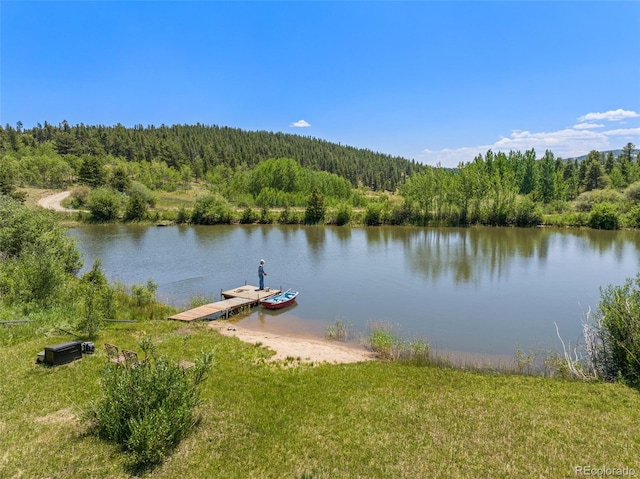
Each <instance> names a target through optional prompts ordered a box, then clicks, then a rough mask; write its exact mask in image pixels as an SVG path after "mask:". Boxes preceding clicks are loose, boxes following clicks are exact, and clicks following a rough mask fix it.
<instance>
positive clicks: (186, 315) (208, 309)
mask: <svg viewBox="0 0 640 479" xmlns="http://www.w3.org/2000/svg"><path fill="white" fill-rule="evenodd" d="M257 289H258V288H257V287H256V286H250V285H246V286H240V287H238V288H234V289H232V290H229V291H225V292H223V293H222V296H223V297H224V298H226V299H223V300H221V301H217V302H215V303H209V304H205V305H202V306H198V307H197V308H193V309H190V310H188V311H183V312H182V313H178V314H174V315H173V316H169V319H175V320H178V321H195V320H198V319H212V318H214V317H216V316H220V315H223V314H224V315H228V314H231V313H233V312H234V311H236V310H238V309H240V308H242V307H251V306H254V305H256V304H258V303H259V302H260V300H261V299H265V298H270V297H271V296H274V295H276V294H279V293H280V291H279V290H275V289H271V290H269V291H257Z"/></svg>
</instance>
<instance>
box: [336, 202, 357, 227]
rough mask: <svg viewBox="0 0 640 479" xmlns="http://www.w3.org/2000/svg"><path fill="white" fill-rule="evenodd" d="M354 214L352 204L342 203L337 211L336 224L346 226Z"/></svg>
mask: <svg viewBox="0 0 640 479" xmlns="http://www.w3.org/2000/svg"><path fill="white" fill-rule="evenodd" d="M352 214H353V210H352V209H351V206H350V205H349V204H348V203H341V204H340V206H338V210H337V211H336V225H338V226H344V225H347V224H349V221H351V215H352Z"/></svg>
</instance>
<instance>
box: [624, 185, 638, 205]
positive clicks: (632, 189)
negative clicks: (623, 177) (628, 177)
mask: <svg viewBox="0 0 640 479" xmlns="http://www.w3.org/2000/svg"><path fill="white" fill-rule="evenodd" d="M624 197H625V198H626V199H627V200H629V201H638V200H640V181H636V182H635V183H632V184H630V185H629V186H628V187H627V189H625V190H624Z"/></svg>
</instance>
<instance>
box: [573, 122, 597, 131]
mask: <svg viewBox="0 0 640 479" xmlns="http://www.w3.org/2000/svg"><path fill="white" fill-rule="evenodd" d="M603 126H604V125H603V124H601V123H578V124H577V125H573V128H574V129H576V130H591V129H593V128H602V127H603Z"/></svg>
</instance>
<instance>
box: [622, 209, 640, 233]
mask: <svg viewBox="0 0 640 479" xmlns="http://www.w3.org/2000/svg"><path fill="white" fill-rule="evenodd" d="M625 224H626V225H627V226H628V227H629V228H640V205H635V206H634V207H633V208H631V209H630V210H629V211H628V212H627V214H626V216H625Z"/></svg>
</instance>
